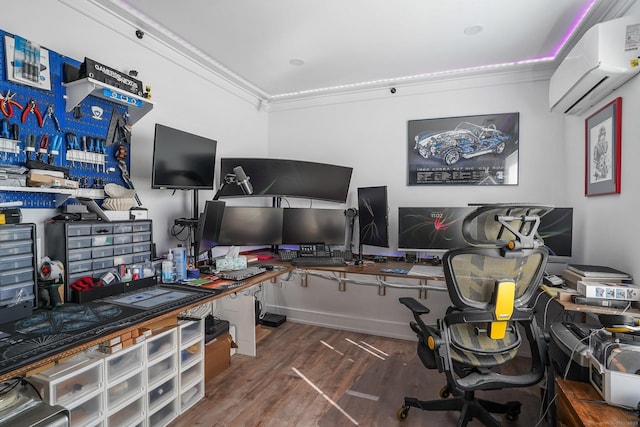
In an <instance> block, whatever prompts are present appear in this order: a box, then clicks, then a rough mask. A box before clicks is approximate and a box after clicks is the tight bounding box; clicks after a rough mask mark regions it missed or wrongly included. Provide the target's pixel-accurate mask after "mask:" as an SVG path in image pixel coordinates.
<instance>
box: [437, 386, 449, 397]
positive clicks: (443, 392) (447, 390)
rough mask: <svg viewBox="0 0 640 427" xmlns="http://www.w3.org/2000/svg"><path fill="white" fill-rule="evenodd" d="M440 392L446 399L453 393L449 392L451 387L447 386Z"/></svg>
mask: <svg viewBox="0 0 640 427" xmlns="http://www.w3.org/2000/svg"><path fill="white" fill-rule="evenodd" d="M438 394H439V395H440V397H441V398H442V399H446V398H447V397H449V396H450V395H451V393H450V392H449V389H448V388H447V387H446V386H445V387H442V388H441V389H440V392H439V393H438Z"/></svg>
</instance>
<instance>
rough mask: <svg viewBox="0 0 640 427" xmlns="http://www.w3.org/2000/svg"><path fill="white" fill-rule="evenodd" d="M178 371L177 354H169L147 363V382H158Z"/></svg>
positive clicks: (150, 383) (151, 383)
mask: <svg viewBox="0 0 640 427" xmlns="http://www.w3.org/2000/svg"><path fill="white" fill-rule="evenodd" d="M177 373H178V368H177V366H176V358H175V355H173V354H168V355H166V356H165V357H164V358H162V359H156V360H154V362H153V364H148V365H147V384H149V385H153V384H156V383H158V382H160V381H162V380H163V379H164V378H167V377H169V376H174V375H176V374H177Z"/></svg>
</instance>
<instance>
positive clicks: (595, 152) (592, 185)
mask: <svg viewBox="0 0 640 427" xmlns="http://www.w3.org/2000/svg"><path fill="white" fill-rule="evenodd" d="M584 123H585V124H584V126H585V173H584V194H585V196H587V197H590V196H600V195H604V194H617V193H620V191H621V188H620V185H621V171H620V170H621V166H622V98H620V97H618V98H616V99H614V100H613V101H611V102H610V103H608V104H607V105H605V106H604V107H602V108H601V109H599V110H598V111H596V112H595V113H593V114H592V115H591V116H589V117H587V118H586V119H585V122H584Z"/></svg>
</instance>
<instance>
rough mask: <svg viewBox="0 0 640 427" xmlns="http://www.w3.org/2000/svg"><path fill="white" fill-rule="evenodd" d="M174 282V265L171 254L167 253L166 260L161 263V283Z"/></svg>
mask: <svg viewBox="0 0 640 427" xmlns="http://www.w3.org/2000/svg"><path fill="white" fill-rule="evenodd" d="M175 281H176V265H175V263H174V262H173V252H171V251H169V253H168V254H167V259H166V260H164V261H162V283H174V282H175Z"/></svg>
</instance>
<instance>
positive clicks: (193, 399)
mask: <svg viewBox="0 0 640 427" xmlns="http://www.w3.org/2000/svg"><path fill="white" fill-rule="evenodd" d="M203 397H204V381H201V382H199V383H197V384H195V385H193V386H192V387H189V388H187V389H186V390H183V391H182V393H180V412H181V413H183V412H185V411H186V410H187V409H189V408H191V407H192V406H193V405H195V404H196V403H198V401H199V400H200V399H202V398H203Z"/></svg>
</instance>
